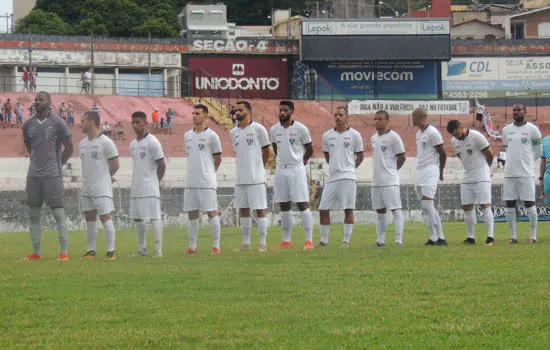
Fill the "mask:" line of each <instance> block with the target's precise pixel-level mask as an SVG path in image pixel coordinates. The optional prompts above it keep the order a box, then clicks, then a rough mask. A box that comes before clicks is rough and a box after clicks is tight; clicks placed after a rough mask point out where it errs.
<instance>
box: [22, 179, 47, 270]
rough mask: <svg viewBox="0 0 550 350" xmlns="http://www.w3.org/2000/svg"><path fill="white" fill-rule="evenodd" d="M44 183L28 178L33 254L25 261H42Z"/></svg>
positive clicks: (27, 189) (27, 190)
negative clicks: (41, 224) (41, 221)
mask: <svg viewBox="0 0 550 350" xmlns="http://www.w3.org/2000/svg"><path fill="white" fill-rule="evenodd" d="M41 185H42V182H41V181H40V179H37V178H30V177H28V178H27V185H26V192H27V204H28V205H29V233H30V238H31V243H32V254H29V255H28V256H27V257H26V258H25V260H29V261H30V260H40V259H41V258H42V257H41V255H40V254H41V251H40V245H41V244H40V243H41V238H42V232H41V229H40V220H41V217H42V203H43V198H42V189H41Z"/></svg>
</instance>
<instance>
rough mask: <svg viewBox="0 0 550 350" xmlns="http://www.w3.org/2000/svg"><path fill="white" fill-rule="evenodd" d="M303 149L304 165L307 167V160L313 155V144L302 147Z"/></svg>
mask: <svg viewBox="0 0 550 350" xmlns="http://www.w3.org/2000/svg"><path fill="white" fill-rule="evenodd" d="M304 148H305V149H306V153H304V165H307V162H308V161H309V158H311V156H312V155H313V144H312V143H311V142H310V143H307V144H305V145H304Z"/></svg>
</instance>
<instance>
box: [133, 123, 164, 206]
mask: <svg viewBox="0 0 550 350" xmlns="http://www.w3.org/2000/svg"><path fill="white" fill-rule="evenodd" d="M130 154H131V155H132V158H133V159H134V172H133V174H132V198H145V197H157V198H160V189H159V178H158V176H157V161H158V160H160V159H163V158H164V153H163V152H162V145H161V144H160V142H159V140H158V139H157V138H156V137H155V136H153V135H151V134H146V135H145V137H144V138H143V139H141V140H139V141H138V140H137V139H135V140H134V141H132V143H130Z"/></svg>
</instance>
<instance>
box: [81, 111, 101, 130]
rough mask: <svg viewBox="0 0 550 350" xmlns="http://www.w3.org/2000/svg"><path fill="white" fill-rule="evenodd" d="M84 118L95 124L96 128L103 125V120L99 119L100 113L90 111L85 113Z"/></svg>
mask: <svg viewBox="0 0 550 350" xmlns="http://www.w3.org/2000/svg"><path fill="white" fill-rule="evenodd" d="M84 117H86V119H87V120H88V121H90V122H93V123H94V124H95V126H96V127H98V128H99V125H100V124H101V119H100V118H99V113H97V112H94V111H88V112H86V113H84Z"/></svg>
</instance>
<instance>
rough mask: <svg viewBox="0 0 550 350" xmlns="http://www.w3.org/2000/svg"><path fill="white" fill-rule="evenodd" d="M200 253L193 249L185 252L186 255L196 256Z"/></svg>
mask: <svg viewBox="0 0 550 350" xmlns="http://www.w3.org/2000/svg"><path fill="white" fill-rule="evenodd" d="M198 252H199V251H198V250H197V249H191V248H189V249H187V250H186V251H185V255H196V254H198Z"/></svg>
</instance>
